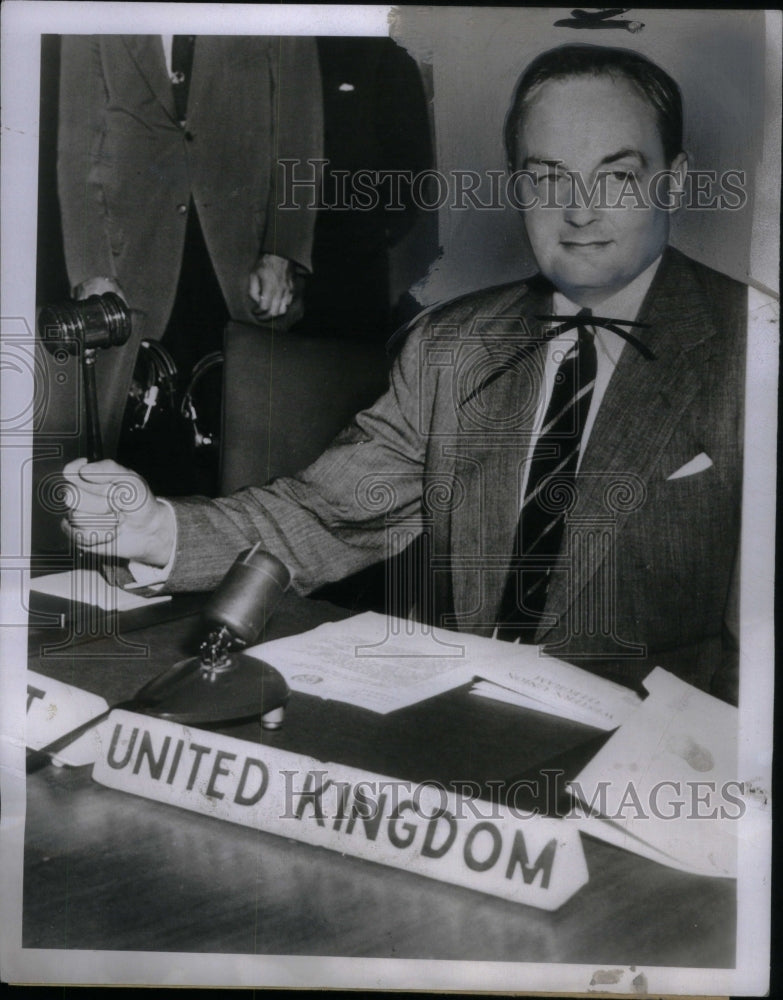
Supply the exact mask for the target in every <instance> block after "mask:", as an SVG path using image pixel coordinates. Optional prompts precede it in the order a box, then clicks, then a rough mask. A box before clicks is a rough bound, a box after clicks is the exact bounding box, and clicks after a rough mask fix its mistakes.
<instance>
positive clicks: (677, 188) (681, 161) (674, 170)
mask: <svg viewBox="0 0 783 1000" xmlns="http://www.w3.org/2000/svg"><path fill="white" fill-rule="evenodd" d="M669 170H670V171H671V174H672V180H671V188H670V190H669V194H670V195H674V196H676V197H678V198H681V197H683V195H684V194H685V181H686V178H687V177H688V154H687V153H684V152H683V153H678V154H677V155H676V156H675V157H674V159H673V160H672V162H671V165H670V167H669Z"/></svg>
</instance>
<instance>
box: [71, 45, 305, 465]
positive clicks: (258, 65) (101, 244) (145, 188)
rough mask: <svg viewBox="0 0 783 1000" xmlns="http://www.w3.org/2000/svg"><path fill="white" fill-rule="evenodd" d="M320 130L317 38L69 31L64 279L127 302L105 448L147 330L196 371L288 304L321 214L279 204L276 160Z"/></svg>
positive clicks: (104, 374)
mask: <svg viewBox="0 0 783 1000" xmlns="http://www.w3.org/2000/svg"><path fill="white" fill-rule="evenodd" d="M322 131H323V126H322V110H321V85H320V76H319V71H318V62H317V53H316V49H315V43H314V41H313V40H312V39H308V38H293V37H292V38H272V37H253V36H243V37H234V36H223V35H200V36H198V37H196V36H187V35H183V36H171V35H164V36H160V35H104V36H97V35H94V36H89V35H83V36H79V35H68V36H64V37H63V40H62V61H61V79H60V112H59V129H58V187H59V196H60V206H61V213H62V222H63V235H64V240H65V255H66V263H67V268H68V276H69V281H70V283H71V286H72V291H73V294H74V296H75V297H76V298H86V297H87V296H89V295H93V294H101V293H103V292H106V291H113V292H116V293H117V294H119V295H121V296H122V298H123V299H125V301H126V302H127V304H128V305H129V306H130V307H131V308H132V309H133V310H135V311H136V315H135V316H134V328H133V335H132V338H131V340H130V341H129V342H128V344H126V345H125V347H124V348H122V350H121V351H120V350H114V351H107V352H102V354H103V356H102V357H100V358H99V361H98V385H99V391H100V395H101V399H100V408H101V418H102V424H103V432H104V437H105V441H106V446H107V450H108V451H109V452H110V453H113V451H114V448H115V446H116V442H117V437H118V433H119V428H120V421H121V418H122V412H123V408H124V404H125V401H126V399H127V394H128V389H129V386H130V380H131V375H132V372H133V367H134V362H135V358H136V352H137V350H138V346H139V344H140V342H141V340H142V339H150V340H160V339H161V338H163V337H164V335H165V337H166V343H167V344H168V345H169V346H170V347H171V348H172V349H173V351H174V353H175V357H176V356H177V355H178V354H179V355H180V357H181V359H182V361H183V367H185V368H189V367H190V364H191V363H192V362H193V361H195V360H197V359H198V357H200V356H201V355H202V354H203V353H205V352H206V350H211V349H214V348H215V347H216V346H219V342H218V343H217V344H216V343H215V335H216V333H217V334H218V335H219V332H220V330H221V329H222V326H223V324H224V322H225V320H226V319H227V318H228V316H229V315H230V316H231V317H232V318H234V319H237V320H242V321H245V322H249V323H252V322H265V321H273V320H274V321H277V322H279V323H283V322H284V321H285V319H286V317H287V316H288V317H290V316H291V315H292V313H294V312H295V309H294V308H293V307H292V300H293V297H294V287H295V283H294V279H295V276H296V274H297V272H306V271H309V270H310V254H311V248H312V238H313V225H314V213H313V212H311V211H308V210H307V208H306V207H305V206H300V208H299V209H297V210H293V211H285V212H283V211H278V210H277V207H276V206H277V204H278V202H279V201H280V197H279V194H280V192H279V190H278V185H279V182H280V175H279V172H278V160H279V159H280V158H282V157H292V158H302V159H308V158H312V157H318V156H320V155H321V151H322V144H323V136H322ZM294 318H295V317H294ZM210 338H211V343H210ZM178 360H179V359H178Z"/></svg>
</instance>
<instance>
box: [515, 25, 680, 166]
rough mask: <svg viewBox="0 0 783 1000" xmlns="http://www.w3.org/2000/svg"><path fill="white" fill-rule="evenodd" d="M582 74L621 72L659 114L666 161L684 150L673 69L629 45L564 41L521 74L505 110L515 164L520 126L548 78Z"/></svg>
mask: <svg viewBox="0 0 783 1000" xmlns="http://www.w3.org/2000/svg"><path fill="white" fill-rule="evenodd" d="M578 76H609V77H620V78H624V79H626V80H629V81H630V82H631V83H632V84H634V85H635V86H636V88H637V90H638V91H639V93H640V96H641V97H643V98H644V99H645V100H647V101H648V102H649V104H650V105H651V107H652V108H653V110H654V111H655V114H656V116H657V119H658V129H659V131H660V135H661V141H662V143H663V151H664V154H665V156H666V159H667V162H669V163H671V161H672V160H673V159H674V157H675V156H677V154H678V153H680V152H681V151H682V95H681V94H680V88H679V87H678V86H677V84H676V83H675V82H674V80H672V78H671V77H670V76H669V74H668V73H666V72H664V70H662V69H661V67H660V66H656V65H655V63H654V62H651V61H650V60H649V59H647V58H645V56H642V55H639V53H638V52H633V51H631V50H630V49H616V48H608V47H606V46H603V45H561V46H560V47H558V48H556V49H549V50H548V51H547V52H542V53H541V55H540V56H537V57H536V58H535V59H534V60H533V62H532V63H530V65H529V66H528V67H527V69H526V70H525V72H524V73H523V74H522V76H521V77H520V78H519V82H518V83H517V86H516V89H515V91H514V99H513V101H512V102H511V107H510V108H509V112H508V114H507V115H506V125H505V133H504V134H505V141H506V153H507V155H508V159H509V163H511V164H513V163H514V157H515V154H516V145H517V138H518V134H519V126H520V123H521V121H522V117H523V115H524V113H525V109H526V106H527V104H528V103H529V101H530V99H531V98H532V97H533V96H534V94H535V92H536V91H537V90H538V88H539V87H540V86H541V84H542V83H545V82H546V81H547V80H566V79H569V78H572V77H578Z"/></svg>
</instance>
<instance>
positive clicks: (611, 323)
mask: <svg viewBox="0 0 783 1000" xmlns="http://www.w3.org/2000/svg"><path fill="white" fill-rule="evenodd" d="M535 318H536V319H537V320H539V321H540V322H556V323H559V324H560V325H559V326H553V327H551V328H550V329H548V330H546V331H544V339H545V340H552V339H553V338H554V337H558V336H559V335H560V334H561V333H566V332H567V331H568V330H577V329H579V327H589V326H592V327H600V328H601V329H603V330H609V331H611V332H612V333H616V334H617V336H618V337H622V338H623V340H626V341H628V343H629V344H631V345H632V346H633V347H635V348H636V350H637V351H638V352H639V353H640V354H641V355H642V357H643V358H645V359H646V360H647V361H655V360H656V359H657V357H656V355H655V353H654V352H653V351H651V350H650V348H649V347H648V346H647V345H646V344H643V343H642V342H641V340H639V338H638V337H634V335H633V334H632V333H630V332H629V331H628V330H624V329H623V327H626V326H635V327H638V328H639V329H647V328H648V327H649V323H637V322H635V321H634V320H629V319H611V318H610V317H607V316H593V315H591V314H588V311H587V310H585V311H583V312H580V313H577V314H576V315H573V316H536V317H535ZM537 343H540V341H537ZM531 346H532V344H531V343H530V342H527V343H524V344H521V345H520V346H519V347H518V348H517V350H516V351H514V353H513V354H512V355H511V357H510V358H507V359H506V360H505V361H504V362H503V363H502V364H501V365H499V366H498V367H497V368H496V369H495V370H494V371H491V372H490V373H489V374H488V375H487V376H486V377H485V378H484V379H483V380H482V381H481V383H480V384H479V385H477V386H476V388H475V389H473V390H472V391H471V392H469V393H468V395H467V396H466V397H465V398H464V399H462V400H461V401H460V403H459V407H460V408H462V407H463V406H465V405H466V404H467V403H469V402H470V401H471V399H475V397H476V396H478V395H479V393H481V392H483V390H484V389H486V388H487V386H489V385H491V384H492V383H493V382H494V381H496V379H499V378H500V376H501V375H503V374H504V373H505V372H507V371H509V370H510V369H512V368H513V367H514V365H515V364H516V363H517V362H518V361H521V360H522V358H523V357H524V356H525V355H526V354H527V353H528V352H529V351H530V349H531Z"/></svg>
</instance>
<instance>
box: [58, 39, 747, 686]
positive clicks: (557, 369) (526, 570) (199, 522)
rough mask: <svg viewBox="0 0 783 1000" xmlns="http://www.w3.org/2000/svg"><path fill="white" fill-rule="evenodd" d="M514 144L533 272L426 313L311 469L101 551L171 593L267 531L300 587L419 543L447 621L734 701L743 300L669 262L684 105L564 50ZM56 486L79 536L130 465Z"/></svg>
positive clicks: (152, 502) (636, 77)
mask: <svg viewBox="0 0 783 1000" xmlns="http://www.w3.org/2000/svg"><path fill="white" fill-rule="evenodd" d="M506 140H507V149H508V155H509V165H510V168H511V169H512V170H514V171H522V172H523V173H520V174H519V175H518V177H517V179H518V180H519V183H520V189H519V204H520V206H522V207H523V216H524V220H525V225H526V229H527V233H528V237H529V239H530V243H531V245H532V248H533V251H534V253H535V255H536V259H537V261H538V263H539V266H540V274H538V275H537V276H535V277H534V278H532V279H529V280H526V281H523V282H518V283H514V284H511V285H507V286H504V287H501V288H495V289H489V290H487V291H483V292H478V293H473V294H470V295H467V296H465V297H463V298H461V299H458V300H457V301H455V302H452V303H450V304H448V305H446V306H443V307H438V308H435V309H433V310H430V311H429V312H428V314H427V315H425V316H423V317H422V318H420V319H419V320H418V321H417V322H416V323H415V324H414V325H413V326H412V328H411V330H410V332H409V335H408V337H407V340H406V343H405V345H404V347H403V348H402V351H401V353H400V355H399V357H398V358H397V361H396V362H395V365H394V368H393V370H392V375H391V386H390V389H389V391H388V393H387V394H386V395H384V396H383V397H382V398H381V399H380V400H379V401H378V402H377V403H376V404H375V405H374V406H373V407H371V408H370V409H369V410H366V411H364V412H363V413H360V414H359V415H358V416H357V417H356V418H355V420H354V422H353V423H352V424H351V425H350V426H349V427H348V428H347V429H346V430H345V431H344V432H343V433H342V434H341V435H340V436H338V438H337V439H336V440H335V442H334V443H333V445H332V446H331V447H330V449H329V450H328V451H327V452H326V453H325V455H324V456H323V457H322V458H320V459H319V460H317V461H316V462H315V463H314V464H313V465H312V466H310V467H309V468H308V469H306V470H305V471H304V472H302V473H300V474H299V475H298V476H297V477H294V478H290V479H280V480H277V481H276V482H273V483H272V484H270V485H269V486H267V487H265V488H261V489H256V488H250V487H249V488H246V489H244V490H241V491H239V492H238V493H236V494H234V495H233V496H231V497H228V498H225V499H221V500H215V501H209V502H206V501H203V500H199V499H191V500H182V501H174V502H172V503H170V504H168V503H166V502H164V501H159V500H156V499H154V498H152V497H151V496H148V497H147V499H146V500H145V501H144V502H143V503H141V504H140V505H138V506H137V508H136V509H135V510H134V511H132V512H127V513H123V512H120V513H119V514H118V520H117V527H116V531H115V533H114V537H113V538H112V540H111V541H110V542H109V543H108V544H107V545H106V546H99V549H100V548H105V549H106V550H107V551H108V550H109V549H110V548H111V546H114V549H115V552H116V554H117V555H119V556H124V557H128V558H131V559H135V560H141V561H142V562H146V563H148V564H151V565H153V566H157V567H164V568H163V570H162V576H163V577H165V579H166V586H167V588H168V589H169V590H172V591H176V590H183V589H184V590H186V589H195V588H198V587H212V586H215V585H216V584H217V583H218V581H219V580H220V578H221V577H222V575H223V574H224V573H225V572H226V570H227V569H228V567H229V566H230V564H231V562H232V560H233V559H234V558H235V557H236V555H237V554H238V552H240V551H241V550H242V549H244V548H247V547H248V546H249V545H250V544H251V542H255V541H259V540H260V541H261V542H262V544H263V545H264V546H265V547H266V548H267V549H268V550H269V551H270V552H273V553H275V554H276V555H278V556H279V557H280V558H281V559H282V560H283V561H284V562H285V563H286V564H287V565H288V566H289V568H290V569H291V571H292V577H293V584H294V587H295V588H296V589H297V590H298V591H300V592H302V593H306V592H308V591H310V590H312V589H314V588H315V587H317V586H318V585H319V584H322V583H324V582H326V581H328V580H333V579H336V578H339V577H340V576H342V575H344V574H346V573H348V572H351V571H353V570H356V569H357V568H359V567H361V566H363V565H366V564H368V563H370V562H372V561H373V560H378V559H381V558H383V557H384V556H385V555H386V554H387V547H388V546H387V540H388V539H389V537H390V535H393V534H394V532H395V531H397V532H398V534H404V533H406V532H407V534H408V535H409V536H410V535H416V534H419V535H426V536H427V540H428V546H427V548H428V550H429V568H430V571H431V572H430V573H429V574H428V575H427V577H426V579H424V580H422V581H421V584H422V587H421V589H422V591H423V594H424V597H423V601H422V598H421V597H420V598H419V612H418V613H419V614H420V615H422V616H423V617H426V618H427V619H429V620H431V621H433V622H434V623H435V624H437V625H444V626H447V627H451V628H456V629H460V630H465V631H471V632H477V633H480V634H484V635H487V636H491V635H497V636H498V637H499V638H505V639H513V640H519V641H524V642H535V643H539V644H542V645H543V646H544V648H545V650H546V651H547V652H549V653H551V654H553V655H556V656H558V657H561V658H563V659H566V660H570V661H572V662H574V663H577V664H579V665H581V666H584V667H586V668H589V669H591V670H594V671H596V672H598V673H601V674H603V675H605V676H608V677H611V678H613V679H615V680H618V681H621V682H623V683H625V684H628V685H630V686H637V685H638V684H639V682H640V681H641V680H642V679H643V678H644V677H645V676H646V674H647V673H648V672H649V670H650V669H652V667H653V666H655V665H662V666H665V667H666V668H667V669H670V670H672V671H673V672H675V673H676V674H677V675H679V676H680V677H682V678H683V679H684V680H686V681H688V682H690V683H693V684H695V685H698V686H699V687H701V688H703V689H706V690H711V691H713V692H714V693H716V694H719V695H721V696H722V697H725V698H727V699H728V700H733V699H734V698H736V680H737V678H736V665H737V645H736V641H735V636H736V613H735V609H734V593H735V588H734V585H733V581H734V568H735V564H736V561H737V552H738V541H739V527H740V500H741V480H742V476H741V441H742V424H743V413H742V401H743V391H744V375H743V367H744V366H743V360H744V351H745V347H744V344H745V333H746V325H747V289H746V288H745V287H744V286H743V285H741V284H739V283H738V282H735V281H733V280H731V279H729V278H727V277H725V276H723V275H720V274H718V273H716V272H714V271H712V270H710V269H709V268H707V267H704V266H703V265H701V264H698V263H696V262H695V261H693V260H690V259H688V258H687V257H685V256H684V255H682V254H681V253H679V252H678V251H676V250H674V249H673V248H671V247H669V246H668V235H669V217H670V211H669V208H670V206H671V205H672V204H676V202H677V199H678V195H679V193H681V192H682V191H683V189H684V186H685V179H686V170H687V161H686V157H685V154H684V153H683V152H682V106H681V98H680V93H679V89H678V87H677V85H676V84H675V83H674V81H673V80H672V79H671V78H670V77H669V76H668V75H667V74H666V73H665V72H664V71H663V70H661V69H660V68H659V67H658V66H656V65H655V64H653V63H651V62H650V61H649V60H647V59H645V58H644V57H642V56H640V55H637V54H636V53H633V52H628V51H626V50H620V49H610V48H603V47H594V46H581V45H569V46H564V47H562V48H559V49H555V50H552V51H550V52H546V53H544V54H543V55H541V56H539V57H538V58H537V59H536V60H535V61H534V62H533V63H532V64H531V66H530V67H529V68H528V69H527V70H526V72H525V73H524V74H523V76H522V78H521V80H520V82H519V84H518V86H517V90H516V93H515V96H514V100H513V102H512V106H511V110H510V111H509V115H508V118H507V125H506ZM572 185H573V188H572ZM594 187H595V188H596V190H594V191H593V190H591V189H593V188H594ZM626 189H627V190H628V191H630V192H631V195H632V196H631V197H630V198H622V197H620V195H622V194H623V192H624V191H625V190H626ZM640 198H641V200H640ZM66 475H67V477H68V478H69V479H70V481H71V482H72V483H73V485H74V486H76V487H77V488H78V490H79V500H78V502H76V503H75V506H74V509H73V511H72V512H71V515H70V518H69V519H67V521H66V523H65V529H66V531H67V532H68V533H69V534H70V535H71V536H75V537H76V539H77V540H78V538H79V533H78V527H76V526H75V522H77V521H78V516H79V514H80V512H82V511H84V512H90V511H106V510H107V509H108V499H107V490H108V486H109V485H110V484H111V483H112V482H114V481H116V479H117V478H118V477H119V476H121V475H122V470H119V469H117V467H116V466H114V465H113V464H110V463H109V464H104V465H96V466H89V465H84V464H81V463H80V462H77V463H73V464H72V465H71V466H69V467H68V468H67V469H66ZM68 522H70V523H68Z"/></svg>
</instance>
